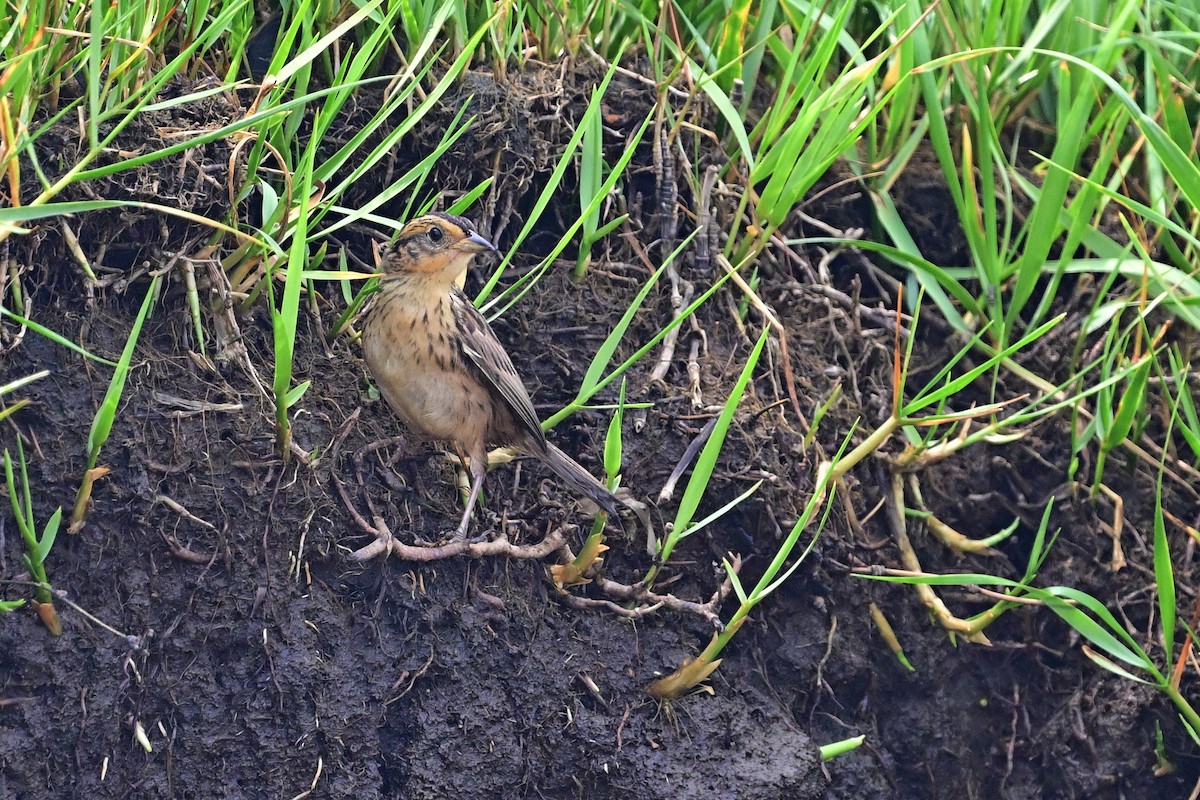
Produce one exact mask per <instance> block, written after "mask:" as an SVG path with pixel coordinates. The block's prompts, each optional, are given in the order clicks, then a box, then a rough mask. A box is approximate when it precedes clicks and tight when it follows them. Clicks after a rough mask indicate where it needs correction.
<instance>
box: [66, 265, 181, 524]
mask: <svg viewBox="0 0 1200 800" xmlns="http://www.w3.org/2000/svg"><path fill="white" fill-rule="evenodd" d="M160 280H161V278H160V277H159V276H157V275H156V276H155V277H154V278H153V279H152V280H151V281H150V286H149V288H148V289H147V290H146V297H145V299H144V300H142V307H141V308H140V309H139V310H138V315H137V317H136V319H134V321H133V328H132V329H131V330H130V332H129V338H127V339H126V340H125V349H124V350H123V351H122V352H121V358H120V360H118V361H117V367H116V369H115V370H114V371H113V376H112V379H111V380H110V381H109V384H108V391H106V392H105V393H104V400H103V402H101V403H100V408H99V409H97V411H96V416H95V418H94V419H93V420H92V428H91V431H90V432H89V433H88V460H87V469H86V470H85V471H84V474H83V481H82V482H81V483H80V485H79V492H78V493H77V494H76V495H75V507H74V510H73V511H72V512H71V524H70V525H69V526H68V527H67V532H68V533H79V531H80V530H82V529H83V526H84V523H85V521H86V518H87V509H88V504H89V502H90V501H91V497H92V486H93V484H94V483H95V481H96V480H97V479H98V478H100V477H101V476H103V475H104V474H106V473H107V472H108V468H107V467H97V466H96V464H97V462H98V461H99V459H100V450H101V448H103V447H104V443H105V442H107V441H108V435H109V433H111V432H112V426H113V421H114V420H115V419H116V416H117V408H118V406H120V404H121V395H122V393H123V392H124V391H125V379H126V378H127V377H128V376H129V365H130V364H131V363H132V361H133V351H134V349H135V348H136V347H137V342H138V337H139V336H140V335H141V332H142V325H143V324H144V323H145V321H146V318H147V316H148V315H149V314H150V308H151V306H153V305H154V301H155V299H156V297H157V296H158V286H159V281H160Z"/></svg>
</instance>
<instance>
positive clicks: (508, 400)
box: [450, 290, 546, 449]
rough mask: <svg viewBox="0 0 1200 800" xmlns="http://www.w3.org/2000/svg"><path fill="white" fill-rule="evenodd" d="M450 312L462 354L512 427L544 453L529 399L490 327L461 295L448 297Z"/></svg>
mask: <svg viewBox="0 0 1200 800" xmlns="http://www.w3.org/2000/svg"><path fill="white" fill-rule="evenodd" d="M450 308H451V310H452V311H453V312H454V321H455V322H456V323H457V327H458V333H459V336H460V340H461V345H462V349H463V352H464V353H465V354H466V355H467V357H468V358H470V359H471V361H472V363H474V364H475V366H476V368H478V369H479V372H480V373H481V374H482V375H483V377H484V379H485V380H486V381H487V383H488V385H489V386H491V387H492V388H493V389H494V390H495V393H496V395H498V396H499V397H500V398H502V399H503V400H504V403H505V404H506V405H507V406H508V408H509V410H510V411H511V412H512V415H513V419H514V420H515V421H516V423H517V424H518V425H519V426H520V427H521V428H523V429H524V430H525V432H526V433H528V434H529V435H530V436H532V437H533V441H534V442H536V443H537V444H539V445H541V447H542V448H543V449H544V448H545V447H546V434H545V433H544V432H543V431H542V424H541V422H540V421H539V420H538V417H537V412H536V411H534V410H533V401H532V400H530V399H529V392H528V391H527V390H526V389H525V384H524V383H522V382H521V376H519V375H518V374H517V369H516V367H514V366H513V363H512V359H511V358H509V357H508V353H506V352H505V351H504V346H503V345H502V344H500V340H499V339H497V338H496V334H495V333H493V332H492V327H491V326H490V325H488V323H487V320H486V319H484V318H483V315H482V314H480V313H479V310H478V309H477V308H475V306H474V304H473V303H471V301H470V300H468V299H467V296H466V295H464V294H463V293H462V292H459V291H457V290H456V291H455V292H454V293H453V294H452V295H451V302H450Z"/></svg>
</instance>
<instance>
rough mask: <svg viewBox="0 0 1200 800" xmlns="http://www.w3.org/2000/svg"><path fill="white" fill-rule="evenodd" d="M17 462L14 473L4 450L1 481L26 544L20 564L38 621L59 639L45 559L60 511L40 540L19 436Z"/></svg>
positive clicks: (57, 621)
mask: <svg viewBox="0 0 1200 800" xmlns="http://www.w3.org/2000/svg"><path fill="white" fill-rule="evenodd" d="M16 461H17V470H14V469H13V457H12V454H11V453H9V451H8V449H7V448H5V450H4V480H5V483H6V484H7V485H8V500H9V504H10V505H11V506H12V512H13V517H14V518H15V519H16V521H17V528H18V529H20V531H21V539H22V540H23V541H24V543H25V552H24V553H23V554H22V560H23V561H24V562H25V568H26V569H28V570H29V574H30V575H31V576H32V578H33V581H34V582H35V583H36V584H37V589H35V590H34V593H35V597H36V598H37V599H36V601H35V602H36V603H37V612H38V617H39V618H40V619H41V620H42V624H43V625H45V626H46V630H48V631H49V632H50V635H52V636H61V635H62V623H61V622H60V621H59V619H58V612H57V611H56V610H55V608H54V597H53V595H52V594H51V593H50V579H49V578H47V577H46V559H47V558H48V557H49V556H50V551H51V550H52V549H53V548H54V540H55V537H57V536H58V526H59V523H60V522H61V521H62V508H61V507H59V508H58V509H56V510H55V511H54V513H53V514H51V515H50V519H49V520H47V521H46V525H45V527H43V528H42V533H41V535H40V536H39V535H38V534H37V530H36V527H35V524H34V520H33V499H32V497H31V496H30V491H29V474H28V472H27V471H26V468H25V448H24V446H23V445H22V444H21V437H19V436H18V437H17V458H16ZM18 472H19V473H20V480H19V481H18V480H17V473H18ZM18 484H19V486H18ZM8 605H9V610H11V609H12V608H15V607H16V606H14V605H13V604H11V603H9V604H8Z"/></svg>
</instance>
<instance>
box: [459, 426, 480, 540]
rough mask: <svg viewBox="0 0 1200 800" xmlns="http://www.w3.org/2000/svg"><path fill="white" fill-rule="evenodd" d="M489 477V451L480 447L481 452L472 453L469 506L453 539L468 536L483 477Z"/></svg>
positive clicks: (460, 453)
mask: <svg viewBox="0 0 1200 800" xmlns="http://www.w3.org/2000/svg"><path fill="white" fill-rule="evenodd" d="M455 449H458V451H459V456H460V457H461V456H462V450H461V449H459V448H458V446H457V445H455ZM486 477H487V453H486V452H484V451H483V450H482V448H480V452H477V453H472V454H471V494H470V495H469V496H468V497H467V507H466V509H465V510H464V511H463V516H462V522H460V523H459V524H458V530H457V531H455V532H454V537H453V539H452V540H451V541H457V540H459V539H465V538H467V530H468V529H469V528H470V527H471V514H472V513H473V512H474V511H475V503H476V501H478V500H479V492H480V490H482V489H483V479H484V478H486Z"/></svg>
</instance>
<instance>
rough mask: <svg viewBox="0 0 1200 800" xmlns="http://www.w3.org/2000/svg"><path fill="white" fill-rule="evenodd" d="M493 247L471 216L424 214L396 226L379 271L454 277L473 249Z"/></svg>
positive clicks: (467, 261) (479, 251)
mask: <svg viewBox="0 0 1200 800" xmlns="http://www.w3.org/2000/svg"><path fill="white" fill-rule="evenodd" d="M489 250H490V251H493V252H495V250H496V248H495V247H494V246H493V245H492V243H491V242H489V241H488V240H487V239H485V238H483V237H482V236H480V235H479V232H478V231H476V230H475V226H474V225H473V224H472V223H471V220H469V219H467V218H466V217H456V216H454V215H453V214H440V213H438V214H426V215H425V216H423V217H417V218H416V219H414V220H412V221H410V222H409V223H408V224H407V225H405V226H404V227H403V228H401V229H400V234H399V236H397V237H396V241H395V242H393V243H392V245H391V246H390V247H388V248H387V250H386V251H385V253H384V256H383V272H384V274H385V277H386V275H388V274H391V275H396V274H402V273H408V274H418V275H425V276H427V277H429V278H430V279H436V278H444V279H445V280H446V281H447V282H450V281H453V280H455V279H457V278H458V277H459V276H460V275H462V274H463V273H464V272H465V271H466V269H467V267H468V266H470V264H471V258H472V257H474V255H475V254H476V253H483V252H486V251H489Z"/></svg>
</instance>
